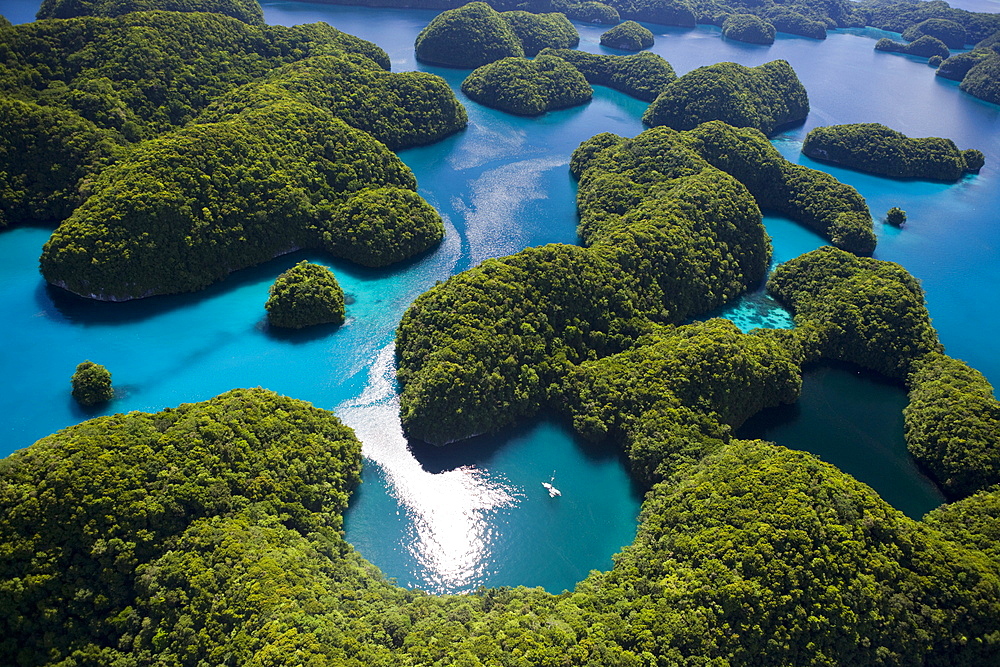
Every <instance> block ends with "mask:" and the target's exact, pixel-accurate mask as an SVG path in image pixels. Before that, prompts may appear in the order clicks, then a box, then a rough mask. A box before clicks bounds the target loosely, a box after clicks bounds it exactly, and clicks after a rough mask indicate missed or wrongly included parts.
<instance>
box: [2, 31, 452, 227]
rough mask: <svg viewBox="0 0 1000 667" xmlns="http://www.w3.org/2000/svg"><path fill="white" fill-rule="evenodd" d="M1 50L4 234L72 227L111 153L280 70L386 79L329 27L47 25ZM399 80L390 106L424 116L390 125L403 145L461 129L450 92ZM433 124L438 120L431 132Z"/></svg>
mask: <svg viewBox="0 0 1000 667" xmlns="http://www.w3.org/2000/svg"><path fill="white" fill-rule="evenodd" d="M3 48H4V54H5V59H4V62H3V63H2V64H0V121H2V122H3V126H4V128H5V129H6V131H5V132H3V133H0V193H2V195H3V197H2V203H0V224H3V223H12V222H19V221H24V220H42V221H55V222H58V221H59V220H62V219H64V218H66V217H67V216H68V215H69V214H70V212H71V211H72V210H73V208H74V207H76V206H77V205H79V204H80V203H81V202H82V201H83V200H84V199H85V197H86V196H87V194H89V187H90V184H91V182H92V181H93V179H94V178H95V176H96V175H97V174H98V173H99V172H100V171H101V170H102V169H103V168H104V167H105V166H107V164H109V163H110V162H111V161H112V160H113V158H114V157H115V156H116V155H118V153H119V152H120V151H117V150H116V148H115V147H116V146H118V145H124V144H127V143H130V142H137V141H140V140H142V139H144V138H152V137H154V136H156V135H158V134H160V133H162V132H165V131H169V130H171V129H173V128H174V127H176V126H179V125H183V124H184V123H187V122H189V121H190V120H192V119H193V118H194V117H195V116H196V115H197V114H199V113H200V112H201V111H202V110H203V109H204V108H205V107H206V106H207V105H209V104H210V103H211V102H212V101H213V100H214V99H215V98H217V97H219V96H220V95H223V94H225V93H227V92H229V91H231V90H232V89H234V88H235V87H237V86H241V85H244V84H246V83H247V82H249V81H251V80H254V79H257V78H259V77H261V76H264V75H266V74H267V73H268V72H269V71H271V70H272V69H273V68H274V67H278V66H280V65H282V64H285V63H290V62H292V61H295V60H298V59H301V58H306V57H308V56H310V55H312V54H314V53H328V54H338V55H342V56H346V55H348V54H352V55H351V57H352V58H355V59H356V60H355V61H354V62H356V63H358V67H359V68H363V69H367V70H369V71H370V70H378V69H379V66H378V65H375V64H374V63H373V62H372V61H374V62H377V63H379V65H383V66H386V67H387V66H388V56H386V55H385V53H384V52H383V51H382V50H381V49H379V48H378V47H376V46H375V45H373V44H370V43H369V42H365V41H363V40H360V39H358V38H356V37H353V36H351V35H346V34H344V33H342V32H340V31H338V30H335V29H333V28H331V27H329V26H327V25H325V24H315V25H305V26H297V27H295V28H284V27H280V26H273V27H258V26H251V25H247V24H246V23H242V22H240V21H237V20H235V19H232V18H229V17H225V16H221V15H215V14H185V13H167V12H144V13H133V14H128V15H126V16H121V17H117V18H94V17H83V18H75V19H65V20H48V21H40V22H35V23H28V24H25V25H19V26H16V27H12V28H8V29H6V30H4V32H3ZM360 56H365V57H366V58H370V59H371V60H366V59H363V58H359V57H360ZM362 63H365V64H363V65H362ZM386 76H387V77H388V76H390V75H388V74H386ZM372 77H375V78H377V77H376V75H374V74H372V75H370V78H372ZM395 77H396V78H394V79H392V80H391V81H392V83H391V84H388V85H386V84H385V83H383V86H382V88H383V90H382V91H380V92H381V94H382V97H385V98H388V100H389V101H390V103H392V102H395V101H396V100H398V99H399V98H400V97H404V98H405V99H406V100H407V101H408V105H407V106H409V105H411V104H412V105H414V106H412V107H410V108H412V109H414V110H415V111H416V110H419V113H417V114H414V113H413V112H410V115H409V116H407V115H406V114H400V113H398V112H397V113H395V115H394V116H393V117H392V120H393V121H395V122H396V123H397V124H396V127H398V128H399V129H398V130H397V131H398V132H399V133H400V134H399V140H400V141H401V143H403V142H405V141H407V140H410V141H412V140H413V138H415V137H417V138H419V139H422V140H423V141H427V140H433V139H434V138H436V137H440V136H441V135H442V133H448V132H450V131H454V130H456V129H459V128H460V127H462V126H464V122H465V121H464V112H462V111H461V109H460V107H459V106H458V105H457V102H456V101H455V100H454V96H453V95H452V94H451V92H450V90H448V89H447V86H445V85H444V84H443V82H442V83H439V84H432V83H428V82H427V81H425V80H419V81H418V80H413V82H414V84H416V85H410V86H406V85H402V86H401V85H400V84H401V83H402V82H404V81H408V79H407V77H406V76H402V75H395ZM384 81H386V80H385V79H383V82H384ZM442 86H443V89H442ZM393 87H395V88H396V89H397V90H396V91H394V92H392V93H390V91H389V90H386V88H393ZM421 93H422V94H421ZM418 100H425V101H422V102H420V103H422V104H424V105H425V107H424V108H421V107H419V106H417V104H418V102H417V101H418ZM449 103H450V105H449ZM428 105H434V108H435V109H437V108H438V107H440V110H432V109H427V108H426V106H428ZM371 106H372V104H371V103H370V102H369V103H368V105H367V109H368V110H370V109H371ZM382 107H383V108H389V105H388V104H383V105H382ZM361 110H362V112H364V111H365V110H366V107H361ZM356 113H357V112H356ZM432 115H434V116H437V119H436V120H434V122H433V123H430V122H428V121H429V120H430V119H429V117H430V116H432ZM378 120H379V121H381V120H382V118H379V119H378ZM414 125H417V126H419V127H416V128H414ZM386 138H387V139H394V138H396V137H393V136H388V137H386ZM417 143H419V141H418V142H417ZM25 154H30V155H32V159H31V160H25V159H23V155H25Z"/></svg>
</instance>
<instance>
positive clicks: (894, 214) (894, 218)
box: [885, 206, 906, 227]
mask: <svg viewBox="0 0 1000 667" xmlns="http://www.w3.org/2000/svg"><path fill="white" fill-rule="evenodd" d="M885 221H886V222H888V223H889V224H890V225H892V226H893V227H902V226H903V223H904V222H906V211H904V210H903V209H901V208H899V207H898V206H893V207H892V208H890V209H889V210H888V211H887V212H886V214H885Z"/></svg>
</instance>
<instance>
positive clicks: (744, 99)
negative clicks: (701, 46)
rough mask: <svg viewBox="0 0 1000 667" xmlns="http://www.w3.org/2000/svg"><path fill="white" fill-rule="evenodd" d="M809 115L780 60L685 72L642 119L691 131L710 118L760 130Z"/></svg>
mask: <svg viewBox="0 0 1000 667" xmlns="http://www.w3.org/2000/svg"><path fill="white" fill-rule="evenodd" d="M808 113H809V97H808V96H807V94H806V89H805V88H804V87H803V86H802V83H801V82H800V81H799V78H798V77H797V76H796V75H795V71H794V70H793V69H792V67H791V65H789V64H788V63H787V62H785V61H784V60H774V61H772V62H769V63H765V64H763V65H759V66H758V67H744V66H743V65H738V64H736V63H717V64H715V65H708V66H706V67H699V68H698V69H696V70H693V71H691V72H688V73H687V74H685V75H684V76H682V77H681V78H679V79H677V81H675V82H673V83H672V84H670V85H669V86H667V87H666V88H665V89H664V90H663V92H662V93H660V96H659V97H657V98H656V100H655V101H654V102H653V103H652V104H651V105H649V108H648V109H647V110H646V113H645V114H643V117H642V122H643V123H645V124H646V125H649V126H651V127H656V126H659V125H666V126H668V127H672V128H674V129H675V130H690V129H691V128H693V127H695V126H696V125H699V124H701V123H704V122H706V121H709V120H721V121H723V122H725V123H728V124H729V125H734V126H736V127H755V128H757V129H758V130H760V131H761V132H763V133H764V134H770V133H771V132H773V131H774V130H775V129H777V128H779V127H781V126H783V125H788V124H790V123H797V122H800V121H802V120H804V119H805V117H806V115H808Z"/></svg>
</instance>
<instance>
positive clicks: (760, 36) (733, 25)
mask: <svg viewBox="0 0 1000 667" xmlns="http://www.w3.org/2000/svg"><path fill="white" fill-rule="evenodd" d="M774 28H775V27H774V26H773V25H772V24H771V23H769V22H767V21H765V20H764V19H762V18H760V17H758V16H754V15H753V14H730V15H729V16H727V17H726V20H725V21H723V22H722V36H723V37H725V38H726V39H735V40H736V41H738V42H749V43H750V44H764V45H767V44H773V43H774Z"/></svg>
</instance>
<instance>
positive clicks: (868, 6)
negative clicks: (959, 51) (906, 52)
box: [859, 0, 1000, 42]
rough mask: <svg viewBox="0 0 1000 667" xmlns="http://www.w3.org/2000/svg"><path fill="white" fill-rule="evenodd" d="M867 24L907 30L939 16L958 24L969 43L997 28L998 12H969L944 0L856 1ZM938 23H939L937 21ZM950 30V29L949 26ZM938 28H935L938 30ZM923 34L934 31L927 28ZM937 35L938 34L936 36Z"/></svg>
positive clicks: (998, 26)
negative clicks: (916, 0) (918, 0)
mask: <svg viewBox="0 0 1000 667" xmlns="http://www.w3.org/2000/svg"><path fill="white" fill-rule="evenodd" d="M859 6H860V8H861V10H862V12H863V13H864V14H865V17H866V18H865V21H866V23H867V24H868V25H870V26H873V27H876V28H881V29H882V30H890V31H892V32H900V33H901V32H906V31H907V30H910V29H916V26H918V25H920V24H922V23H925V22H926V21H928V20H929V19H942V20H945V21H948V22H949V23H955V24H958V25H959V26H961V27H962V28H963V29H964V30H965V32H966V34H967V39H968V41H970V42H978V41H980V40H983V39H986V38H987V37H989V36H990V35H992V34H994V33H995V32H997V31H998V30H1000V14H995V13H994V14H988V13H984V12H970V11H966V10H964V9H959V8H958V7H951V6H950V5H949V4H948V3H947V2H943V0H932V1H931V2H913V1H912V0H863V2H861V3H859ZM939 25H940V24H939ZM952 30H953V28H952ZM937 31H938V30H935V32H937ZM925 34H932V35H933V34H934V33H933V32H930V31H928V32H927V33H925ZM935 36H937V37H940V35H935Z"/></svg>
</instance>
